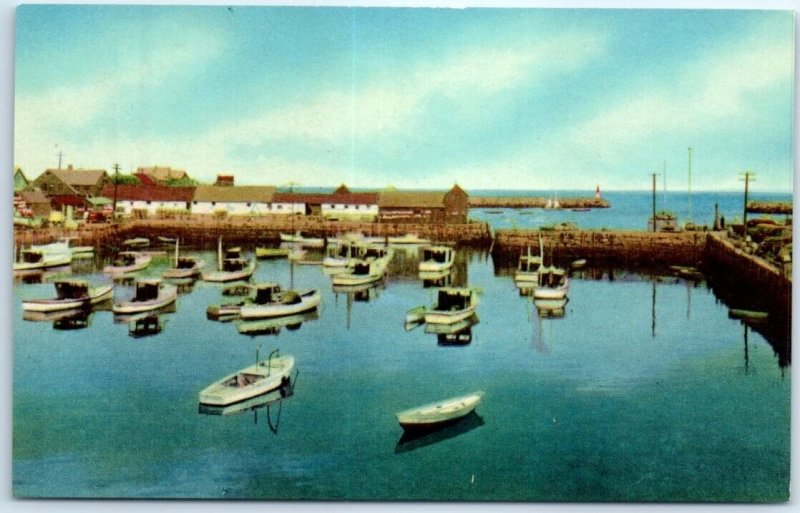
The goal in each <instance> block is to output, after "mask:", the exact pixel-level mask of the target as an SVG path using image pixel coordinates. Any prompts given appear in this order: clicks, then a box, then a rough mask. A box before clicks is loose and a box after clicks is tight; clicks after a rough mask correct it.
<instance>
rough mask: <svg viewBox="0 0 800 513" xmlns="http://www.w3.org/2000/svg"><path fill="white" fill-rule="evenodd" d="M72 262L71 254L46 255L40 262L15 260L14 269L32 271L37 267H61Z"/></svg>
mask: <svg viewBox="0 0 800 513" xmlns="http://www.w3.org/2000/svg"><path fill="white" fill-rule="evenodd" d="M71 263H72V254H65V255H57V256H53V255H48V256H46V257H45V258H44V259H43V260H42V261H41V262H15V263H14V266H13V268H14V270H15V271H33V270H37V269H47V268H49V267H61V266H64V265H69V264H71Z"/></svg>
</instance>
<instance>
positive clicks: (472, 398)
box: [395, 391, 484, 431]
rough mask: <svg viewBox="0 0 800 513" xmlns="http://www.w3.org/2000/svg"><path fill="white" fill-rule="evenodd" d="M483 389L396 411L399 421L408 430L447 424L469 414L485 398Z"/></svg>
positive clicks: (426, 428)
mask: <svg viewBox="0 0 800 513" xmlns="http://www.w3.org/2000/svg"><path fill="white" fill-rule="evenodd" d="M483 396H484V393H483V392H481V391H478V392H473V393H471V394H467V395H462V396H459V397H453V398H450V399H444V400H441V401H437V402H435V403H430V404H425V405H423V406H418V407H416V408H411V409H409V410H404V411H401V412H399V413H396V414H395V416H396V417H397V421H398V422H399V423H400V425H401V426H402V427H403V429H405V430H407V431H409V430H410V431H413V430H428V429H433V428H436V427H440V426H442V427H443V426H446V425H448V424H450V423H452V422H455V421H457V420H458V419H460V418H462V417H464V416H465V415H468V414H469V413H471V412H472V411H473V410H475V407H476V406H477V405H478V403H480V402H481V400H482V399H483Z"/></svg>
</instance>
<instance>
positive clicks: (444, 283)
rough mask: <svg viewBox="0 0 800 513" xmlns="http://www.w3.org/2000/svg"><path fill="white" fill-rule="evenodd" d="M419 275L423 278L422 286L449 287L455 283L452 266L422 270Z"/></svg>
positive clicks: (425, 287) (426, 287)
mask: <svg viewBox="0 0 800 513" xmlns="http://www.w3.org/2000/svg"><path fill="white" fill-rule="evenodd" d="M419 277H420V279H421V280H422V288H424V289H428V288H432V287H449V286H450V285H452V284H453V273H452V268H448V269H444V270H442V271H420V272H419Z"/></svg>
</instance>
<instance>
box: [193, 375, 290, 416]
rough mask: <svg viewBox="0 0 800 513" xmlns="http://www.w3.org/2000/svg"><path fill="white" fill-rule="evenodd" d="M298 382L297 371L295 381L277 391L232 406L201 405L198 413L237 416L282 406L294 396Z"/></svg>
mask: <svg viewBox="0 0 800 513" xmlns="http://www.w3.org/2000/svg"><path fill="white" fill-rule="evenodd" d="M295 382H296V371H295V379H290V383H287V384H286V385H284V386H282V387H278V388H276V389H275V390H272V391H270V392H267V393H265V394H261V395H257V396H254V397H251V398H250V399H246V400H244V401H240V402H238V403H235V404H231V405H228V406H211V405H208V404H200V405H199V407H198V410H197V411H198V413H202V414H205V415H222V416H228V415H236V414H239V413H244V412H247V411H255V410H259V409H261V408H264V407H269V406H270V405H274V404H280V403H281V402H282V401H283V400H284V399H289V398H290V397H292V396H293V395H294V384H295Z"/></svg>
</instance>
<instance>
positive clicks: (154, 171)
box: [135, 166, 189, 185]
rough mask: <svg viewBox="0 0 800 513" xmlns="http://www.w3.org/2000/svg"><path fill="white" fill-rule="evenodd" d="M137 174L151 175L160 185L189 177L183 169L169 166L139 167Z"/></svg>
mask: <svg viewBox="0 0 800 513" xmlns="http://www.w3.org/2000/svg"><path fill="white" fill-rule="evenodd" d="M135 174H136V175H146V176H149V177H150V178H152V180H153V181H154V182H155V183H156V184H158V185H164V184H165V183H167V182H170V181H173V180H183V179H184V178H188V177H189V175H188V174H186V171H184V170H183V169H172V168H171V167H169V166H150V167H138V168H136V173H135Z"/></svg>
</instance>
